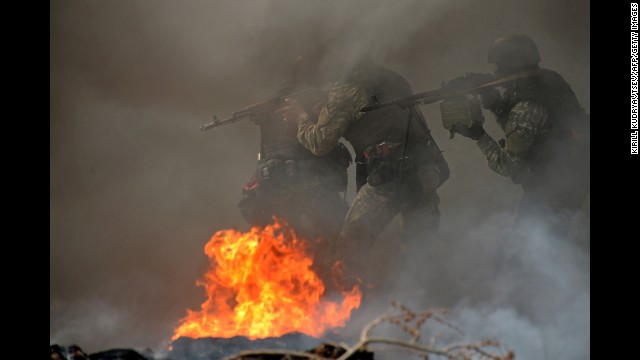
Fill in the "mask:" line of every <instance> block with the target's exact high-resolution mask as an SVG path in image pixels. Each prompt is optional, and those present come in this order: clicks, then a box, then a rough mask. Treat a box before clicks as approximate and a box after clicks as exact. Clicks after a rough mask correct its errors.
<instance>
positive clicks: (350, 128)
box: [298, 64, 449, 275]
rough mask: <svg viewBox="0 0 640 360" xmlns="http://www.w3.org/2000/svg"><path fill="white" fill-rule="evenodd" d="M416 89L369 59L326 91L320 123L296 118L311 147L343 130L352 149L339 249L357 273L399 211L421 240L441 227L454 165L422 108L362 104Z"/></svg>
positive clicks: (332, 140)
mask: <svg viewBox="0 0 640 360" xmlns="http://www.w3.org/2000/svg"><path fill="white" fill-rule="evenodd" d="M411 94H412V91H411V87H410V86H409V84H408V83H407V81H406V80H405V79H403V78H402V77H401V76H400V75H398V74H396V73H395V72H392V71H390V70H388V69H385V68H382V67H379V66H376V65H374V64H366V65H363V66H361V67H360V68H359V69H358V70H357V71H355V72H354V73H353V74H352V76H351V77H350V78H349V79H348V80H347V81H345V82H343V83H341V84H338V85H337V86H335V87H334V88H333V89H332V90H331V91H330V92H329V95H328V96H329V98H328V102H327V104H326V106H325V107H323V108H322V110H321V111H320V115H319V118H318V121H317V122H316V123H313V122H312V121H310V119H309V118H308V117H307V116H305V115H302V116H301V117H300V118H299V127H298V139H299V140H300V142H301V143H302V144H303V145H304V146H305V147H306V148H307V149H309V150H310V151H311V152H312V153H314V154H316V155H324V154H327V153H328V152H329V151H331V150H332V149H333V148H334V147H335V146H336V145H337V144H338V141H339V139H340V138H341V137H344V138H345V139H346V140H347V141H349V142H350V143H351V145H352V146H353V148H354V150H355V153H356V163H357V165H358V167H357V169H356V173H357V174H356V177H357V183H358V184H357V187H358V193H357V195H356V198H355V200H354V202H353V204H352V205H351V207H350V209H349V212H348V214H347V218H346V220H345V223H344V225H343V227H342V230H341V232H340V237H339V240H338V243H337V245H338V249H336V252H337V256H338V257H339V258H341V259H342V260H344V261H345V262H346V263H347V269H348V270H350V271H352V272H353V273H355V274H359V275H360V274H364V272H365V269H364V266H363V265H364V261H366V255H367V250H368V249H370V248H371V246H372V245H373V241H374V240H375V238H376V237H377V236H378V235H379V234H380V233H381V232H382V231H383V230H384V228H385V227H386V226H387V225H388V224H389V223H390V222H391V220H392V219H393V218H394V217H395V216H396V215H398V214H401V216H402V220H403V225H404V234H403V235H404V237H405V238H407V237H410V238H416V237H420V238H421V241H424V240H426V239H427V238H428V237H429V236H430V235H432V234H433V233H434V232H435V231H436V230H437V227H438V223H439V218H440V213H439V210H438V202H439V198H438V194H437V191H436V189H437V188H438V187H439V186H440V185H441V184H442V183H444V181H445V180H446V179H447V178H448V177H449V168H448V166H447V163H446V161H445V160H444V158H443V157H442V154H441V151H440V150H439V149H438V147H437V145H436V144H435V142H434V140H433V138H432V137H431V135H430V133H429V130H428V129H427V127H426V122H425V121H424V119H423V118H422V114H421V113H420V112H419V110H418V109H416V108H413V107H411V108H405V109H400V108H398V107H388V108H383V109H380V110H376V111H371V112H367V113H362V112H360V109H361V108H362V107H363V106H365V105H368V104H369V99H376V100H377V101H386V100H390V99H392V98H396V97H401V96H408V95H411ZM365 181H366V183H365Z"/></svg>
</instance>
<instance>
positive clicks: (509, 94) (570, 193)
mask: <svg viewBox="0 0 640 360" xmlns="http://www.w3.org/2000/svg"><path fill="white" fill-rule="evenodd" d="M488 60H489V63H494V64H495V65H496V70H495V75H496V77H498V78H501V77H505V76H509V75H514V74H518V73H529V75H527V76H525V77H521V78H518V79H517V80H514V81H512V82H508V83H506V84H505V85H503V86H504V87H505V91H504V94H500V92H499V91H498V90H497V89H495V88H490V89H488V90H487V89H485V90H483V91H481V92H480V95H481V98H482V106H483V107H484V108H485V109H488V110H490V111H491V112H492V113H493V114H494V115H495V118H496V121H497V123H498V125H499V126H500V128H501V129H502V130H504V132H505V139H504V140H501V141H500V142H496V141H495V140H494V139H493V138H491V136H489V135H488V134H487V133H486V132H485V130H484V128H483V126H482V122H481V121H478V122H472V125H471V126H469V127H466V126H459V127H455V128H454V131H455V132H457V133H459V134H461V135H463V136H465V137H468V138H470V139H473V140H475V141H476V143H477V145H478V147H479V148H480V150H481V151H482V153H483V154H484V155H485V156H486V158H487V160H488V163H489V167H490V168H491V169H492V170H493V171H495V172H497V173H498V174H500V175H503V176H508V177H510V178H511V179H512V181H513V182H514V183H515V184H520V185H522V188H523V190H524V195H523V197H522V199H521V202H520V205H519V208H518V213H517V217H516V224H515V225H516V226H515V229H516V230H518V229H520V230H523V227H524V226H525V225H526V226H528V225H532V224H533V223H534V222H535V223H538V224H539V223H540V222H542V224H544V225H545V226H546V228H547V230H548V231H549V233H550V234H552V235H553V236H555V237H559V238H564V237H566V236H568V235H569V230H570V225H571V220H572V217H573V215H574V214H575V213H576V212H577V211H579V210H580V209H581V208H582V207H583V205H585V202H586V199H587V196H588V193H589V120H588V114H586V113H585V111H584V109H583V108H582V107H581V106H580V104H579V103H578V100H577V98H576V96H575V94H574V92H573V90H572V89H571V87H570V86H569V84H567V82H566V81H565V80H564V79H563V78H562V77H561V76H560V75H559V74H557V73H556V72H554V71H552V70H548V69H544V68H540V67H539V65H538V63H539V62H540V55H539V53H538V47H537V46H536V44H535V42H534V41H533V40H532V39H531V38H530V37H528V36H526V35H511V36H506V37H501V38H498V39H497V40H495V41H494V42H493V44H492V45H491V47H490V49H489V54H488ZM531 74H533V75H531ZM442 116H443V120H444V117H446V116H448V114H447V113H446V112H443V114H442Z"/></svg>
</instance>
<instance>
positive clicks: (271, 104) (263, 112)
mask: <svg viewBox="0 0 640 360" xmlns="http://www.w3.org/2000/svg"><path fill="white" fill-rule="evenodd" d="M326 93H327V91H325V90H323V89H316V88H311V89H305V90H300V91H297V92H293V93H289V94H286V95H279V96H276V97H274V98H271V99H268V100H265V101H260V102H257V103H253V104H249V105H247V106H245V107H244V108H242V109H240V110H237V111H234V112H232V113H231V115H230V116H229V117H228V118H226V119H224V120H220V119H218V117H217V116H216V115H215V114H214V115H213V122H210V123H208V124H204V125H202V126H201V127H200V130H202V131H205V130H209V129H213V128H216V127H219V126H223V125H227V124H231V123H234V122H236V121H240V120H244V119H247V120H251V121H253V122H256V123H258V122H259V120H260V119H263V118H264V117H266V116H268V115H269V114H271V113H272V112H273V111H276V110H278V109H280V108H282V107H284V106H285V102H284V100H285V99H286V98H294V99H297V100H301V99H308V98H314V97H317V98H318V99H319V98H321V97H322V96H324V95H325V94H326Z"/></svg>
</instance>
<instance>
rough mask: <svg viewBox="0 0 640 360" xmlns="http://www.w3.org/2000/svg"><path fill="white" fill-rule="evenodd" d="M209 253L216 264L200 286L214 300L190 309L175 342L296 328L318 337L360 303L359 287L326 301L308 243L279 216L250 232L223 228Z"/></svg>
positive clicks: (276, 332) (278, 332)
mask: <svg viewBox="0 0 640 360" xmlns="http://www.w3.org/2000/svg"><path fill="white" fill-rule="evenodd" d="M274 220H275V219H274ZM204 251H205V254H207V256H208V257H209V258H210V261H211V268H210V269H209V270H208V272H207V273H206V274H205V275H204V277H203V278H202V279H201V280H199V281H198V282H196V284H197V285H198V286H203V287H204V288H205V289H206V292H207V295H208V299H207V300H206V301H205V302H204V303H203V304H202V305H201V310H200V311H192V310H189V309H187V316H186V317H185V318H184V319H182V320H181V324H180V325H179V326H178V328H176V329H175V332H174V335H173V337H172V340H175V339H177V338H179V337H181V336H186V337H191V338H202V337H233V336H237V335H242V336H246V337H248V338H249V339H252V340H253V339H256V338H265V337H278V336H281V335H284V334H286V333H290V332H294V331H298V332H302V333H304V334H307V335H310V336H315V337H318V336H321V335H322V334H323V333H324V332H325V331H326V330H328V329H330V328H335V327H340V326H344V325H345V323H346V320H347V319H348V318H349V315H350V313H351V310H353V309H357V308H358V306H360V299H361V297H362V294H361V292H360V289H359V288H358V286H354V287H353V288H352V289H351V291H347V292H343V293H342V295H343V296H344V299H343V301H342V304H338V303H336V302H332V301H327V300H323V299H321V297H322V295H323V294H324V291H325V286H324V283H323V282H322V280H321V279H320V278H319V277H318V275H317V274H316V273H315V272H313V271H312V270H311V268H310V267H311V265H312V263H313V260H312V259H311V258H310V257H309V256H308V255H307V254H306V252H305V243H304V241H303V240H302V239H298V238H297V237H296V235H295V233H294V231H293V230H291V229H289V228H288V227H287V225H286V224H285V223H283V224H280V223H279V222H278V221H277V220H275V223H274V225H267V226H266V227H265V228H258V227H253V228H251V230H250V231H249V232H247V233H240V232H237V231H234V230H221V231H218V232H216V233H215V234H214V235H213V236H212V237H211V240H210V241H209V242H208V243H207V245H205V248H204Z"/></svg>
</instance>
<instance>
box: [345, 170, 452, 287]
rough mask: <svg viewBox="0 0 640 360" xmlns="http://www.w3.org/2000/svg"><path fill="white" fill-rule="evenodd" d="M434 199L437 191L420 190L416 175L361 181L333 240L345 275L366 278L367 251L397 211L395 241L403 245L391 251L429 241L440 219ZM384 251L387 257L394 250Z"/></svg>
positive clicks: (436, 198) (404, 249) (405, 250)
mask: <svg viewBox="0 0 640 360" xmlns="http://www.w3.org/2000/svg"><path fill="white" fill-rule="evenodd" d="M438 203H439V197H438V195H437V193H436V192H435V191H433V192H430V193H426V192H425V191H423V189H422V184H421V183H420V181H419V179H418V178H417V177H416V178H415V179H413V181H409V182H400V181H398V180H394V181H391V182H388V183H385V184H381V185H377V186H372V185H370V184H365V185H363V186H362V188H360V191H358V194H357V195H356V198H355V200H354V202H353V204H352V205H351V208H350V209H349V212H348V213H347V217H346V219H345V223H344V225H343V227H342V230H341V232H340V236H339V237H338V241H337V242H336V251H335V253H336V256H337V257H338V258H339V259H341V260H343V261H344V263H345V266H346V270H347V273H348V275H350V276H357V277H358V278H360V279H363V280H365V281H369V280H368V279H367V278H368V276H367V274H369V273H371V272H370V271H369V270H371V266H370V264H369V263H368V262H369V261H368V256H369V251H370V249H371V248H372V247H373V245H374V242H375V241H376V239H377V238H378V236H379V235H380V234H381V233H382V232H383V231H384V230H385V228H386V227H387V225H389V223H391V222H392V220H393V219H394V218H395V217H396V216H397V215H400V216H401V218H402V235H401V239H399V241H400V243H401V244H402V245H401V247H402V248H403V249H400V248H398V247H396V248H395V249H394V251H395V252H402V251H404V252H408V251H411V248H412V244H416V242H424V241H429V240H430V239H431V238H432V237H433V235H434V234H435V232H436V231H437V230H438V225H439V222H440V211H439V209H438ZM388 255H389V259H390V258H391V257H393V256H395V255H397V254H391V253H390V254H388ZM370 279H371V281H372V282H377V280H375V279H373V278H370Z"/></svg>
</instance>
